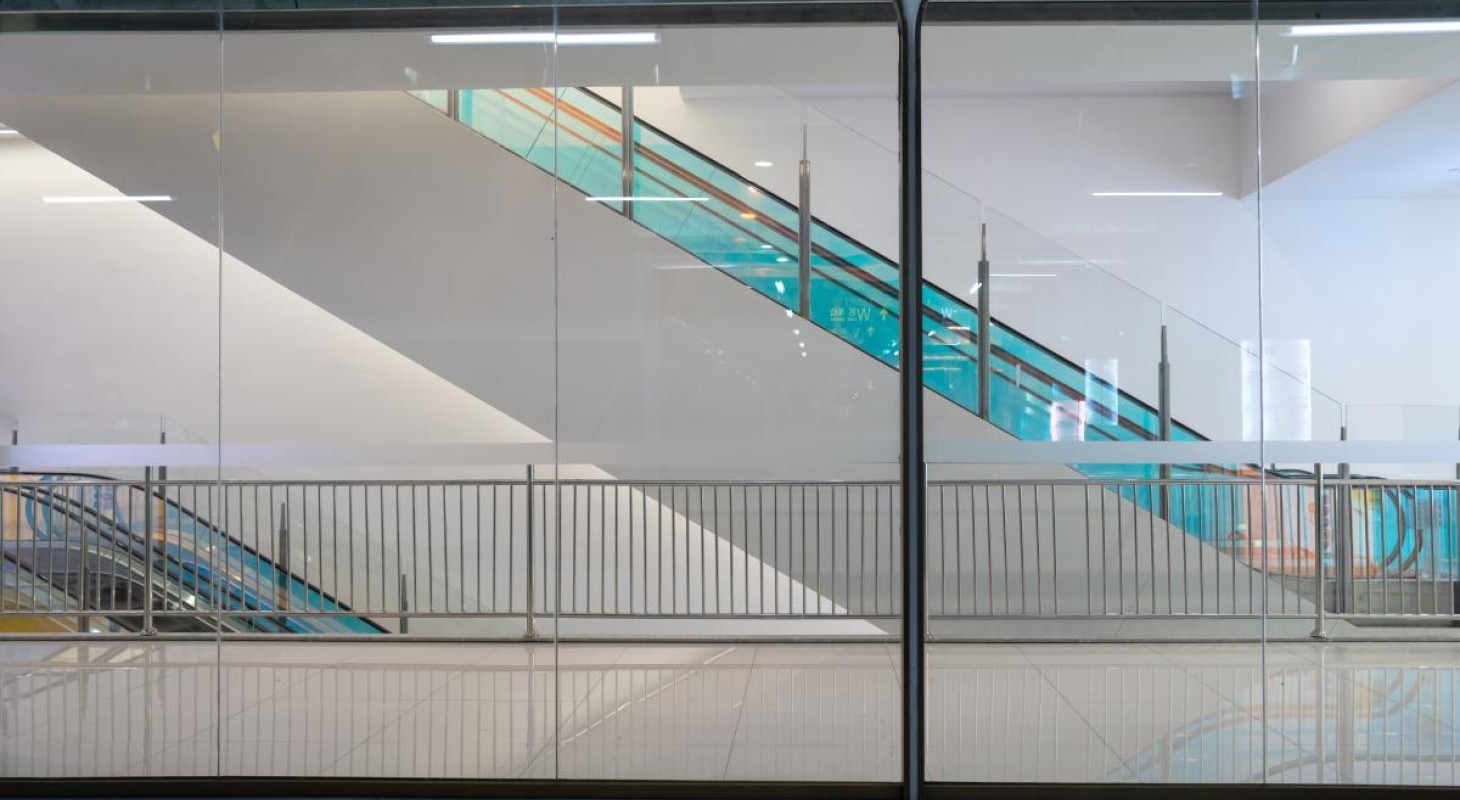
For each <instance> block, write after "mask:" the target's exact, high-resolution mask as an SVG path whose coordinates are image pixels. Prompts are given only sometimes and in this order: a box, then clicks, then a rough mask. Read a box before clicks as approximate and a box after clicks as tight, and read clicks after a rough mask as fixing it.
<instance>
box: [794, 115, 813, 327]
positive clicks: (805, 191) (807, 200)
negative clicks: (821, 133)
mask: <svg viewBox="0 0 1460 800" xmlns="http://www.w3.org/2000/svg"><path fill="white" fill-rule="evenodd" d="M806 136H807V134H806V121H805V120H804V119H803V120H802V121H801V164H800V172H799V173H798V181H799V182H798V183H797V191H798V196H797V198H796V202H797V206H796V215H797V216H796V224H797V228H796V254H797V255H796V267H797V273H796V288H797V291H796V295H797V302H796V307H797V313H799V314H800V315H801V317H802V318H803V319H811V159H810V157H809V155H808V153H807V144H806Z"/></svg>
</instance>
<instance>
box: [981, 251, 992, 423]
mask: <svg viewBox="0 0 1460 800" xmlns="http://www.w3.org/2000/svg"><path fill="white" fill-rule="evenodd" d="M978 252H979V256H978V415H979V416H980V417H982V418H983V419H985V420H987V419H988V418H989V414H991V413H992V411H993V409H992V404H991V398H992V396H993V374H994V364H993V353H994V344H993V340H992V339H991V338H990V337H991V336H992V334H993V329H994V324H993V315H992V314H991V313H990V311H989V307H990V305H991V304H992V301H993V296H994V290H993V287H992V286H990V285H989V284H990V281H991V280H992V279H993V272H992V271H991V269H990V267H989V224H988V223H987V222H985V223H982V224H981V226H980V228H979V251H978Z"/></svg>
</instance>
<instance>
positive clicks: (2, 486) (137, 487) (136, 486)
mask: <svg viewBox="0 0 1460 800" xmlns="http://www.w3.org/2000/svg"><path fill="white" fill-rule="evenodd" d="M9 474H11V475H25V476H38V477H42V478H44V477H61V478H67V477H70V478H83V479H86V480H96V481H105V482H106V485H110V486H125V487H127V488H130V489H132V490H134V491H136V492H139V493H142V494H144V495H145V494H146V491H147V490H146V486H145V484H140V483H135V482H133V481H129V480H119V479H116V478H109V477H107V476H104V475H96V474H92V473H85V472H46V473H33V472H22V473H9ZM55 483H56V484H57V485H65V483H64V481H56V482H55ZM12 488H14V487H11V486H8V485H7V484H6V483H5V482H3V481H0V491H5V490H7V489H12ZM47 494H48V495H49V496H50V497H52V498H57V497H59V498H60V499H62V500H64V501H66V502H68V503H71V504H74V505H78V506H80V507H81V509H82V510H83V516H82V517H81V518H80V519H79V520H78V521H79V522H81V523H82V524H86V520H85V517H84V512H86V511H90V512H91V513H92V514H93V515H95V516H96V518H97V520H98V521H100V520H101V519H102V518H103V517H105V519H106V521H107V523H108V524H109V525H110V526H111V527H113V528H115V529H116V530H119V531H125V532H126V533H127V535H128V536H129V537H131V538H135V533H134V532H133V531H132V530H131V529H130V528H124V527H123V526H122V525H121V524H120V523H119V522H118V521H117V520H116V519H114V518H112V517H111V515H110V514H106V513H104V512H103V511H102V509H101V508H100V507H99V506H98V507H97V508H95V509H90V508H88V507H87V506H86V505H85V504H84V503H80V502H79V501H77V500H76V499H75V498H70V497H66V496H64V495H58V494H56V493H54V492H49V491H48V492H47ZM152 496H153V498H154V499H157V500H161V501H163V502H164V503H165V504H167V505H168V506H170V507H171V508H173V509H175V510H176V511H177V512H178V514H179V515H186V516H187V517H188V518H189V519H191V520H192V521H193V522H194V524H200V525H202V526H204V527H205V528H206V529H207V531H208V532H210V533H211V534H212V535H214V536H217V537H219V538H221V539H223V540H224V541H226V542H228V543H229V544H231V545H233V546H235V547H238V548H239V549H240V550H242V551H243V552H244V553H245V554H247V555H249V556H251V557H253V558H254V559H255V560H256V561H257V562H258V563H260V564H267V565H268V566H269V569H270V570H271V571H273V573H274V574H275V575H286V576H288V578H289V580H290V581H291V582H292V584H294V585H298V586H302V587H304V589H305V592H306V596H307V595H308V592H309V591H311V590H312V591H314V592H316V593H317V594H318V595H319V597H320V599H321V600H322V601H328V602H330V603H332V604H334V606H335V608H336V610H338V611H341V612H350V611H352V610H353V609H351V608H350V606H349V605H348V604H346V603H343V602H341V601H340V600H339V599H337V598H336V597H334V595H332V594H330V593H329V592H327V591H325V590H324V589H323V588H322V587H319V586H315V585H314V584H310V583H306V582H305V581H304V580H303V579H302V578H300V577H299V576H298V575H295V574H294V572H293V571H291V570H284V569H282V568H281V567H280V566H279V565H278V564H277V563H276V562H275V561H274V560H273V559H271V558H269V557H268V556H265V555H263V554H262V553H260V552H259V551H258V550H257V549H255V548H253V547H250V546H249V545H247V544H245V543H244V542H242V541H240V540H238V539H235V538H234V537H233V536H231V535H230V534H228V533H227V532H226V531H224V530H223V529H221V528H219V527H218V526H217V525H215V524H213V522H212V521H210V520H205V519H203V518H202V517H201V516H199V515H198V514H196V513H194V512H193V511H191V510H189V509H186V508H184V507H183V506H182V504H181V503H179V502H177V501H175V500H173V499H171V498H169V497H167V496H165V495H163V494H160V493H158V492H156V491H154V492H153V495H152ZM98 527H99V526H98ZM98 533H100V531H99V530H98ZM142 546H143V547H144V548H145V547H146V546H147V545H146V543H145V542H144V543H143V545H142ZM162 554H163V556H164V558H169V556H168V555H167V552H166V548H163V549H162ZM177 564H178V566H179V567H180V568H187V567H186V564H185V562H183V561H181V560H177ZM209 581H210V582H212V583H217V580H216V578H210V579H209ZM231 584H232V581H224V582H222V585H224V586H225V587H229V588H228V589H227V592H228V594H230V595H232V594H234V592H235V590H234V589H233V588H232V587H231ZM239 601H240V602H241V603H243V605H244V606H245V608H247V605H248V603H247V601H246V600H243V599H241V598H240V600H239ZM249 610H252V611H277V612H279V613H281V614H282V615H283V616H286V617H287V616H288V612H287V611H285V610H281V609H265V608H256V609H249ZM342 616H351V617H354V618H356V619H359V620H360V621H361V622H364V623H366V624H367V625H370V626H372V627H374V628H376V629H377V630H378V631H380V632H382V633H383V632H385V628H383V627H381V626H380V625H379V624H378V623H376V622H374V621H373V620H371V619H370V618H368V617H364V616H359V615H357V614H342Z"/></svg>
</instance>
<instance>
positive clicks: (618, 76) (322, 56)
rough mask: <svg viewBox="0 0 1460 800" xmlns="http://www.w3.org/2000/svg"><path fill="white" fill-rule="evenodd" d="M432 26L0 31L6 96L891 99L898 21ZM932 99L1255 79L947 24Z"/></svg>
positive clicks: (1429, 66) (939, 32)
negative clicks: (422, 92)
mask: <svg viewBox="0 0 1460 800" xmlns="http://www.w3.org/2000/svg"><path fill="white" fill-rule="evenodd" d="M428 33H429V32H428V31H372V32H303V33H232V34H228V35H227V36H226V37H224V47H223V48H221V50H220V47H219V41H220V40H219V37H218V36H217V35H216V34H210V33H179V34H138V33H123V34H116V33H112V34H72V33H66V34H51V33H47V34H42V33H19V34H4V35H0V92H129V93H130V92H216V91H217V90H218V89H219V87H220V86H226V87H227V89H228V90H229V91H232V92H281V91H323V90H336V91H338V90H380V89H408V88H446V87H452V86H455V87H468V86H469V87H475V88H484V87H488V86H497V85H505V86H543V85H551V84H552V83H553V82H554V78H555V77H556V79H557V80H558V81H560V82H561V83H563V84H573V85H585V84H592V85H608V84H615V83H626V82H632V83H634V84H636V85H655V84H662V85H725V84H732V85H733V84H742V85H745V84H777V85H811V84H820V85H825V86H829V87H830V86H862V87H881V89H880V90H882V91H888V92H890V91H891V89H892V86H893V80H894V76H895V69H896V57H897V52H896V50H897V42H896V37H895V34H894V31H893V29H892V27H891V26H882V27H878V26H845V27H828V26H820V27H742V28H725V27H715V28H673V29H667V30H664V31H661V34H662V42H661V44H659V45H657V46H652V47H562V48H559V50H558V52H557V54H556V56H557V57H556V63H555V59H554V54H553V52H552V48H551V47H548V46H545V45H508V46H503V45H492V46H442V45H432V44H431V43H430V42H429V39H428V37H427V34H428ZM1285 34H1286V28H1285V27H1281V26H1273V27H1269V28H1266V29H1264V34H1263V47H1264V50H1263V52H1264V54H1265V56H1264V61H1263V65H1262V66H1263V72H1264V77H1265V78H1268V79H1273V78H1276V79H1286V78H1292V77H1302V78H1307V79H1320V78H1346V77H1365V78H1387V77H1408V78H1414V77H1436V76H1453V75H1457V74H1460V47H1456V46H1455V45H1456V42H1457V37H1455V36H1451V35H1428V36H1391V37H1359V38H1342V39H1305V40H1302V41H1301V42H1299V41H1298V40H1294V39H1290V38H1288V37H1287V36H1286V35H1285ZM926 41H927V49H926V52H925V55H924V59H925V60H924V79H925V81H926V82H927V89H928V91H930V92H968V91H973V92H984V91H1001V90H1007V89H1008V87H1010V86H1011V85H1015V84H1019V85H1028V86H1035V85H1049V84H1070V85H1072V86H1077V87H1081V86H1090V85H1104V86H1111V85H1125V86H1127V87H1136V86H1142V85H1148V86H1150V87H1152V88H1155V89H1157V90H1159V91H1171V90H1172V87H1173V85H1179V84H1188V83H1195V84H1199V85H1205V86H1207V87H1211V86H1214V85H1224V84H1229V83H1230V82H1231V80H1232V79H1234V78H1236V79H1239V80H1245V79H1249V78H1250V77H1251V76H1252V74H1253V73H1254V71H1255V70H1254V59H1253V55H1252V53H1253V31H1252V28H1251V27H1250V26H1247V25H1236V24H1209V25H1044V26H1013V25H998V26H945V27H932V28H929V29H928V31H927V34H926Z"/></svg>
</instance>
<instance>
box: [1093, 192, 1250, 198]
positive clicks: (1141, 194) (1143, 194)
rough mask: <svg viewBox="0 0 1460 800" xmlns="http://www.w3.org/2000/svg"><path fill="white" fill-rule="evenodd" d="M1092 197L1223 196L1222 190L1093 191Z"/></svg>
mask: <svg viewBox="0 0 1460 800" xmlns="http://www.w3.org/2000/svg"><path fill="white" fill-rule="evenodd" d="M1090 196H1091V197H1221V196H1222V193H1221V192H1091V193H1090Z"/></svg>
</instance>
